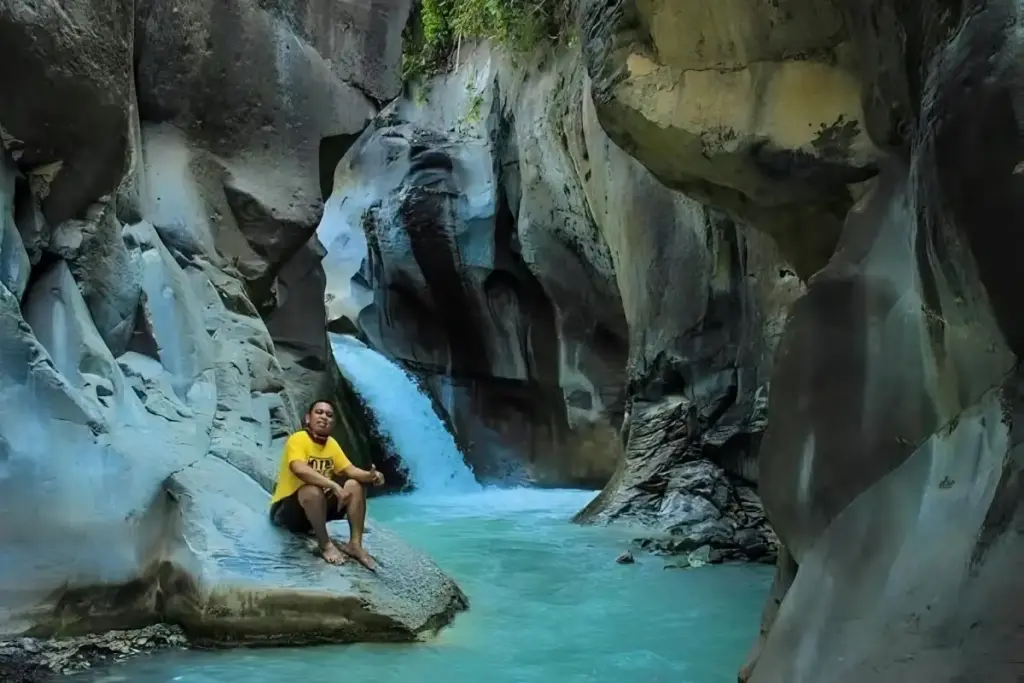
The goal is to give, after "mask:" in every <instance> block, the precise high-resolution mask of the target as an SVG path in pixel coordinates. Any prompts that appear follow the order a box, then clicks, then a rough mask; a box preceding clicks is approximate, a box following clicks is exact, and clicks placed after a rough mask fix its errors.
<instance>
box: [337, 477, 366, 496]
mask: <svg viewBox="0 0 1024 683" xmlns="http://www.w3.org/2000/svg"><path fill="white" fill-rule="evenodd" d="M341 488H342V490H343V491H344V492H345V493H347V494H348V495H350V496H358V497H360V498H361V497H363V495H364V491H363V485H362V484H360V483H359V482H358V481H356V480H355V479H349V480H347V481H346V482H345V483H344V484H343V485H342V487H341Z"/></svg>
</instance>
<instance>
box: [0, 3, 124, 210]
mask: <svg viewBox="0 0 1024 683" xmlns="http://www.w3.org/2000/svg"><path fill="white" fill-rule="evenodd" d="M133 7H134V3H132V2H128V1H127V0H115V1H114V2H107V1H103V2H100V1H99V0H71V1H70V2H66V3H52V2H42V3H41V2H34V1H31V0H7V1H6V2H4V3H2V4H0V64H2V65H3V66H0V82H3V84H4V89H5V96H4V98H3V101H2V102H0V141H2V146H3V148H4V149H6V150H7V151H8V152H10V153H11V154H12V155H13V157H14V160H15V161H16V162H17V163H18V164H19V166H20V167H21V168H22V169H24V170H25V171H27V173H28V176H29V179H30V181H31V183H32V185H33V187H34V188H35V190H36V195H37V196H38V197H39V199H41V204H42V210H43V213H44V214H45V216H46V218H47V220H49V221H50V222H51V223H52V224H57V223H60V222H62V221H65V220H67V219H69V218H73V217H75V216H77V215H78V214H79V213H80V212H81V211H83V210H85V208H86V207H88V206H89V205H90V204H92V203H93V202H95V201H97V200H98V199H99V198H100V197H101V196H103V195H107V194H110V193H112V192H113V191H114V190H115V189H116V188H117V186H118V184H119V183H120V182H121V179H122V177H123V176H124V175H125V172H126V171H127V170H128V168H129V161H130V155H131V153H132V152H131V146H132V136H131V129H130V125H131V124H130V115H131V108H132V103H133V102H132V100H133V91H132V79H133V75H132V47H133V43H132V36H133V33H134V16H133ZM40 83H46V84H47V87H45V88H41V87H39V84H40Z"/></svg>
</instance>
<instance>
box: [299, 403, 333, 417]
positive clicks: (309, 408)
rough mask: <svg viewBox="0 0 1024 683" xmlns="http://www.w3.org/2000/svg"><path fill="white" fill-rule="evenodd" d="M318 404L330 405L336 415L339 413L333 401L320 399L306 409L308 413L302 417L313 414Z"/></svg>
mask: <svg viewBox="0 0 1024 683" xmlns="http://www.w3.org/2000/svg"><path fill="white" fill-rule="evenodd" d="M318 403H326V404H327V405H329V406H330V407H331V410H332V411H333V412H334V414H337V413H338V408H337V406H335V405H334V401H332V400H330V399H327V398H318V399H317V400H315V401H313V402H312V403H310V404H309V407H308V408H306V412H305V413H303V414H302V416H303V417H305V416H306V415H309V414H310V413H312V412H313V408H316V406H317V404H318Z"/></svg>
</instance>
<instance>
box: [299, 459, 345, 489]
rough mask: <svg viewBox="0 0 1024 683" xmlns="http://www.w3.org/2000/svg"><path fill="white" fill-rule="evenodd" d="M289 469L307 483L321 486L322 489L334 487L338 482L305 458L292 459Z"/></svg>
mask: <svg viewBox="0 0 1024 683" xmlns="http://www.w3.org/2000/svg"><path fill="white" fill-rule="evenodd" d="M288 469H290V470H291V471H292V474H294V475H295V476H296V477H298V478H299V479H301V480H302V481H303V482H304V483H306V484H312V485H313V486H319V487H320V488H322V489H333V488H334V487H335V486H337V485H338V484H337V483H336V482H334V481H333V480H331V479H328V478H327V477H325V476H324V475H322V474H320V473H319V472H317V471H316V470H314V469H313V468H312V467H310V466H309V464H308V463H307V462H306V461H305V460H292V461H290V462H289V463H288Z"/></svg>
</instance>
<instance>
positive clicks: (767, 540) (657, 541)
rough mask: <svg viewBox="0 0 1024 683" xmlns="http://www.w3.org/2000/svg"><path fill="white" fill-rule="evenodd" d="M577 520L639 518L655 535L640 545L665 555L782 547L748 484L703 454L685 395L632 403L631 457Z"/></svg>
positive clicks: (760, 557) (755, 557)
mask: <svg viewBox="0 0 1024 683" xmlns="http://www.w3.org/2000/svg"><path fill="white" fill-rule="evenodd" d="M740 492H742V494H741V493H740ZM576 520H577V521H581V522H588V523H605V524H608V523H615V522H629V523H633V524H637V523H639V524H641V525H643V526H645V527H647V528H650V529H651V530H652V531H655V532H657V536H655V537H651V538H643V539H639V540H638V541H637V545H638V547H640V548H642V549H644V550H647V551H651V552H656V553H660V554H690V553H692V552H694V551H696V550H698V549H700V548H702V547H707V548H708V549H709V550H710V549H711V548H714V549H715V550H716V551H718V556H719V557H720V559H721V560H726V559H728V560H742V561H769V562H770V561H773V560H774V557H775V554H776V552H777V545H778V542H777V539H776V537H775V534H774V532H773V531H772V529H771V527H770V525H769V524H768V522H767V520H766V519H765V515H764V511H763V509H761V507H760V505H759V504H757V498H756V496H755V495H754V494H753V493H752V492H751V491H750V489H749V487H747V486H742V485H741V484H739V482H738V480H736V479H735V478H732V477H730V476H729V475H728V474H727V473H726V472H725V471H724V470H723V469H722V468H721V467H720V466H718V465H716V464H715V463H714V462H712V461H711V460H708V459H707V458H705V457H702V455H701V431H700V429H699V420H697V416H696V412H695V410H694V407H693V404H691V403H690V402H689V401H687V400H685V399H682V398H679V397H672V398H666V399H664V400H662V401H660V402H658V403H654V404H648V405H644V406H642V405H640V404H639V403H635V404H634V412H633V415H632V419H631V423H630V436H629V441H628V443H627V451H626V462H625V464H624V466H623V467H622V469H621V470H620V473H619V474H618V475H617V479H616V480H613V482H612V484H610V485H609V486H608V487H606V488H605V490H604V491H603V492H602V493H601V495H600V496H598V498H596V499H595V500H594V501H593V502H592V503H591V504H590V505H588V506H587V508H585V509H584V510H582V511H581V512H580V513H579V514H578V515H577V517H576Z"/></svg>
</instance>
